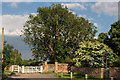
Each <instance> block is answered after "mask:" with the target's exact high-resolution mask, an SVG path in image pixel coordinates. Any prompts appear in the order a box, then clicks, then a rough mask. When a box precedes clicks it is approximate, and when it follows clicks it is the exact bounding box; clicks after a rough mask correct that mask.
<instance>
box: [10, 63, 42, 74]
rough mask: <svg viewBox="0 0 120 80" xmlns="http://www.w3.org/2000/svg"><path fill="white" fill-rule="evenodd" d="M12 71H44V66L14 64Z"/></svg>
mask: <svg viewBox="0 0 120 80" xmlns="http://www.w3.org/2000/svg"><path fill="white" fill-rule="evenodd" d="M12 72H18V73H19V72H22V73H39V72H43V66H22V68H21V67H20V66H19V65H12Z"/></svg>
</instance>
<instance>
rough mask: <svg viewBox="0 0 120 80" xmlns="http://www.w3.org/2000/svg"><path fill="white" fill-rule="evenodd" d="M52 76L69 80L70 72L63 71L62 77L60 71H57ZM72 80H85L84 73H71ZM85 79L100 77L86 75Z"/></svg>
mask: <svg viewBox="0 0 120 80" xmlns="http://www.w3.org/2000/svg"><path fill="white" fill-rule="evenodd" d="M54 77H57V78H62V79H64V80H71V78H70V73H63V77H61V73H57V74H56V75H54ZM72 80H85V75H82V74H78V73H73V76H72ZM87 80H101V79H100V78H95V77H93V76H90V75H88V79H87Z"/></svg>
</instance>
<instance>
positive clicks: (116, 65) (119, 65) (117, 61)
mask: <svg viewBox="0 0 120 80" xmlns="http://www.w3.org/2000/svg"><path fill="white" fill-rule="evenodd" d="M112 66H113V67H120V56H119V57H117V58H116V60H115V62H114V63H113V65H112Z"/></svg>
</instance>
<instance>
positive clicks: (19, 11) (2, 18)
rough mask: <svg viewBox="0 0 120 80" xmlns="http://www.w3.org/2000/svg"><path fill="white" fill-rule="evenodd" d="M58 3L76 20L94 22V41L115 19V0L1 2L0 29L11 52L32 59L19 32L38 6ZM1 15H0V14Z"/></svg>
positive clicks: (116, 17) (116, 14) (116, 7)
mask: <svg viewBox="0 0 120 80" xmlns="http://www.w3.org/2000/svg"><path fill="white" fill-rule="evenodd" d="M53 3H54V4H61V5H63V6H67V7H68V9H69V11H71V12H72V13H73V14H75V15H77V16H78V17H84V18H85V19H87V20H89V22H92V23H94V25H95V26H96V27H97V30H98V33H97V34H96V36H95V37H96V38H97V37H98V34H99V33H101V32H106V33H107V32H108V31H109V29H110V28H111V26H110V25H111V24H112V23H114V22H116V21H117V20H118V2H117V0H115V1H114V2H113V0H109V2H108V1H106V2H103V1H102V0H101V2H100V1H99V2H97V0H96V1H94V2H93V1H92V2H90V1H87V0H85V1H84V2H83V1H80V0H79V1H78V0H76V1H74V2H70V1H69V2H68V1H67V2H66V1H65V0H63V1H62V2H61V1H60V0H59V2H54V0H52V1H51V2H50V1H49V2H47V1H46V2H41V1H40V2H38V1H36V0H34V2H33V1H32V0H29V1H28V2H27V1H26V2H24V1H22V0H15V1H14V2H11V0H4V1H3V2H1V3H0V4H2V6H1V7H0V10H1V11H0V24H1V25H2V26H0V29H1V30H2V27H4V28H5V33H4V34H5V35H4V38H5V41H7V43H9V44H10V45H12V46H14V48H15V49H18V50H19V52H21V53H22V58H23V59H30V58H33V57H32V52H31V50H30V47H29V46H28V45H27V44H25V43H24V41H23V37H20V35H21V30H22V29H23V25H24V24H25V22H26V21H27V20H28V16H29V15H30V14H36V13H37V8H38V7H48V6H51V4H53ZM1 13H2V14H1ZM1 30H0V42H1V34H2V32H1ZM0 48H1V43H0Z"/></svg>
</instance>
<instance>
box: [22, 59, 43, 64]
mask: <svg viewBox="0 0 120 80" xmlns="http://www.w3.org/2000/svg"><path fill="white" fill-rule="evenodd" d="M42 64H43V62H41V61H36V60H31V59H29V60H23V65H24V66H39V65H42Z"/></svg>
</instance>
